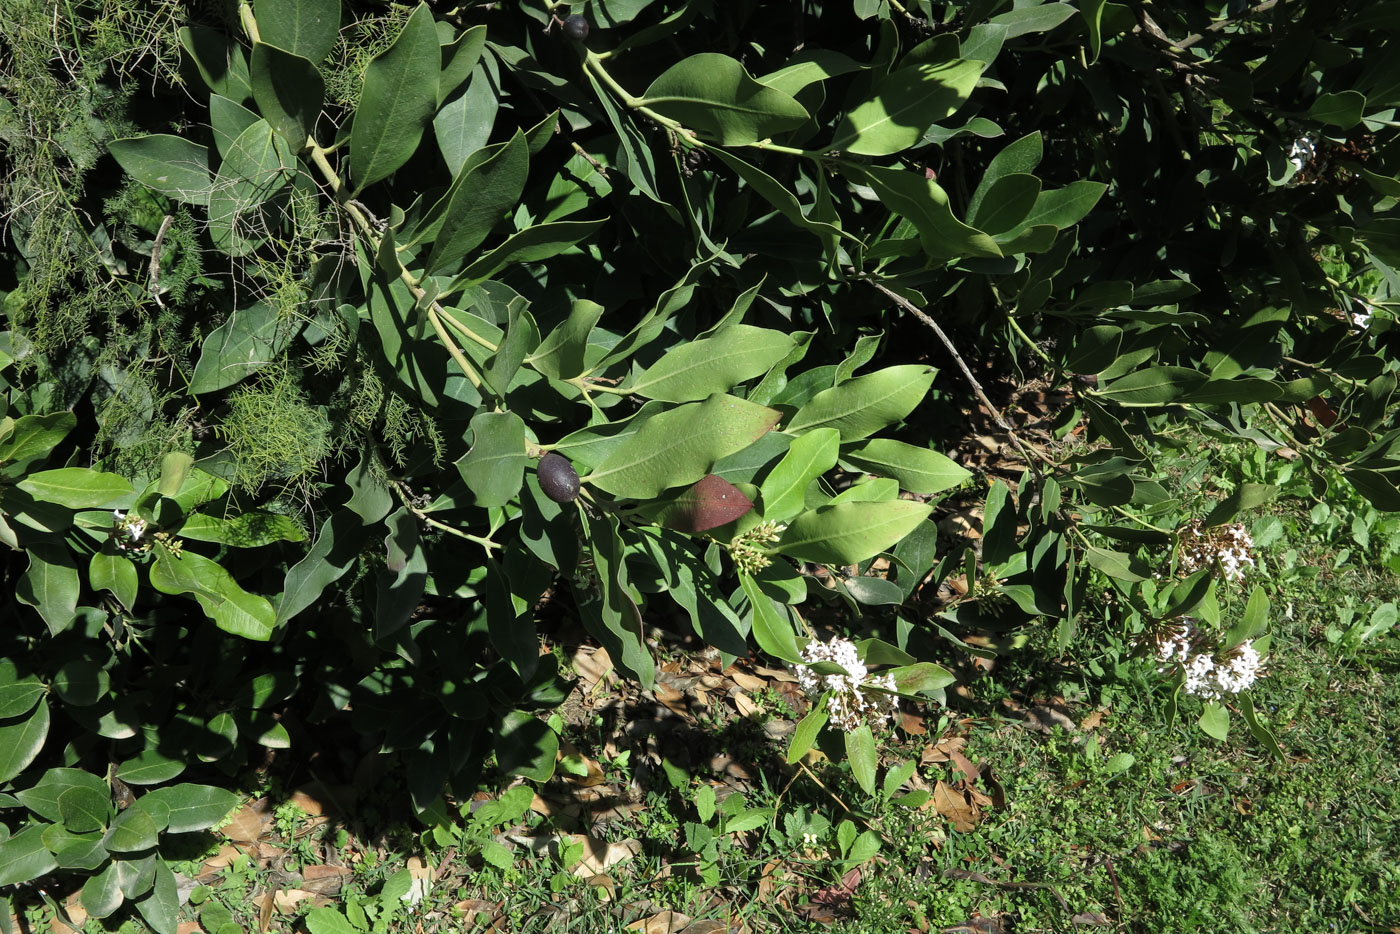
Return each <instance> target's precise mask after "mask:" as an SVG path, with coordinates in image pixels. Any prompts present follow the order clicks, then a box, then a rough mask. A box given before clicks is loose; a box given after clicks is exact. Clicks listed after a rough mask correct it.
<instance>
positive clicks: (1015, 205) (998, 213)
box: [967, 173, 1040, 235]
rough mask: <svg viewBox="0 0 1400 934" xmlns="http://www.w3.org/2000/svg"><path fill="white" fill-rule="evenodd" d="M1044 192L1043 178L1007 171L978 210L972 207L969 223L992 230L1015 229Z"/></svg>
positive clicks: (1000, 231)
mask: <svg viewBox="0 0 1400 934" xmlns="http://www.w3.org/2000/svg"><path fill="white" fill-rule="evenodd" d="M1039 195H1040V179H1038V178H1036V177H1035V176H1034V175H1022V174H1019V173H1018V174H1012V175H1004V176H1002V177H1001V178H999V179H997V181H996V183H995V184H994V185H993V186H992V187H991V190H990V191H988V192H987V196H986V198H985V200H982V201H980V202H979V203H978V205H977V210H976V211H973V210H970V209H969V210H968V212H967V223H968V225H969V226H972V227H976V228H977V229H978V230H981V231H984V232H986V233H989V234H993V235H995V234H1000V233H1005V232H1006V231H1008V230H1012V229H1014V228H1015V227H1016V226H1017V225H1019V224H1020V223H1021V222H1022V221H1024V220H1025V219H1026V217H1027V216H1029V215H1030V213H1031V209H1032V208H1034V207H1035V203H1036V199H1037V198H1038V197H1039Z"/></svg>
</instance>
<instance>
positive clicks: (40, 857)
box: [0, 753, 58, 911]
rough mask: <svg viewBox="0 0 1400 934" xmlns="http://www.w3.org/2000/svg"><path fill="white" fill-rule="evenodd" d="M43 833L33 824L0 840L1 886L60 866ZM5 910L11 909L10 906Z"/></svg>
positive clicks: (18, 881)
mask: <svg viewBox="0 0 1400 934" xmlns="http://www.w3.org/2000/svg"><path fill="white" fill-rule="evenodd" d="M0 755H3V753H0ZM43 834H44V828H43V827H42V826H40V825H38V824H31V825H30V826H28V827H26V828H24V829H23V830H21V831H20V832H19V833H16V834H15V835H14V836H13V837H10V838H9V839H8V840H5V841H3V842H0V887H3V886H7V885H15V884H17V883H20V882H29V881H30V880H32V879H37V878H39V877H40V876H42V875H45V874H47V873H50V872H52V871H53V870H54V869H56V868H57V867H58V862H57V861H56V860H55V859H54V858H53V854H52V853H50V852H49V851H48V849H47V848H46V847H45V846H44V839H43ZM5 910H7V911H8V910H9V908H8V906H6V909H5Z"/></svg>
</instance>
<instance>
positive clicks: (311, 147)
mask: <svg viewBox="0 0 1400 934" xmlns="http://www.w3.org/2000/svg"><path fill="white" fill-rule="evenodd" d="M307 148H308V151H309V152H310V155H311V162H312V164H313V165H315V166H316V168H317V169H318V170H319V171H320V173H321V177H322V178H323V179H324V180H325V183H326V185H327V186H329V187H330V189H331V193H332V194H334V195H335V200H336V203H337V204H339V205H340V208H341V210H343V211H344V212H345V213H346V214H347V215H349V217H350V220H351V221H352V222H353V223H354V224H355V227H356V229H357V230H358V231H359V233H360V236H362V237H364V239H365V242H366V243H367V244H369V246H370V248H371V249H370V253H371V255H374V256H378V255H379V247H380V244H381V242H382V240H381V238H380V236H379V231H377V230H375V227H374V224H373V223H371V222H370V219H369V218H368V217H366V216H365V212H364V211H362V210H360V208H359V207H358V206H357V205H356V204H355V202H354V200H353V199H352V198H350V197H349V196H348V194H347V193H346V190H345V183H344V182H342V181H341V180H340V173H338V172H336V170H335V167H334V166H332V165H331V163H330V160H328V159H327V158H326V150H325V149H322V148H321V147H320V146H318V145H317V144H316V141H315V140H314V139H311V138H309V137H308V139H307ZM395 262H396V263H397V264H398V267H399V280H400V281H401V282H403V283H404V285H406V286H408V290H409V292H410V293H411V294H412V295H413V299H414V301H415V302H419V303H421V302H422V301H423V300H424V299H425V298H426V297H427V294H428V293H427V291H426V290H425V289H424V288H423V287H422V286H421V285H419V284H418V283H417V282H416V281H414V278H413V276H412V274H410V273H409V271H408V267H406V266H404V264H403V262H402V261H400V260H399V259H398V258H397V257H395ZM444 318H445V319H446V320H447V321H448V323H450V324H452V325H454V326H456V327H457V329H458V330H459V331H460V332H462V334H463V336H465V337H467V338H469V339H470V340H474V341H476V342H477V343H478V344H481V345H482V346H483V347H485V348H486V349H487V350H490V351H493V352H494V351H495V350H496V345H495V344H493V343H491V342H490V341H488V340H486V338H484V337H481V336H480V335H479V334H476V333H475V332H474V331H472V330H471V328H468V327H467V326H466V325H463V324H461V323H460V322H458V321H456V320H455V319H454V318H453V317H452V316H451V315H449V314H447V312H446V311H445V310H444V309H443V307H442V306H441V305H440V304H438V302H437V300H436V299H434V300H433V301H431V302H429V303H428V322H429V323H430V324H431V325H432V326H433V330H434V331H436V332H437V335H438V339H439V340H441V341H442V342H443V345H444V346H445V347H446V348H447V352H448V353H449V354H451V356H452V359H453V360H454V361H455V362H456V363H457V366H458V367H459V368H460V369H461V370H462V373H463V374H464V375H465V376H466V377H467V379H468V381H470V382H471V384H472V386H474V387H476V389H477V391H478V392H479V391H481V388H482V385H483V384H482V380H481V376H480V375H479V374H478V373H477V372H476V368H475V367H473V366H472V365H471V362H470V361H469V360H467V358H466V356H465V355H464V354H463V353H462V349H461V348H460V347H458V346H457V342H456V341H454V340H452V337H451V335H449V334H448V333H447V332H446V330H445V329H444V328H443V326H442V321H443V319H444Z"/></svg>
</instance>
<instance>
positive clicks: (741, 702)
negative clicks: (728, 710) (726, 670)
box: [730, 691, 763, 717]
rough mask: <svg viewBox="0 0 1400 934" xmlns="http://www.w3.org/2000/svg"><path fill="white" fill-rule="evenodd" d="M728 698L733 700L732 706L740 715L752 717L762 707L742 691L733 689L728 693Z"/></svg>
mask: <svg viewBox="0 0 1400 934" xmlns="http://www.w3.org/2000/svg"><path fill="white" fill-rule="evenodd" d="M730 700H732V701H734V707H735V709H736V710H738V711H739V716H741V717H752V716H753V715H754V714H756V713H758V712H759V711H761V710H762V709H763V708H762V707H760V706H758V705H757V704H755V703H754V702H753V699H752V698H751V697H749V695H747V694H745V693H744V692H743V691H735V692H734V693H733V694H731V695H730Z"/></svg>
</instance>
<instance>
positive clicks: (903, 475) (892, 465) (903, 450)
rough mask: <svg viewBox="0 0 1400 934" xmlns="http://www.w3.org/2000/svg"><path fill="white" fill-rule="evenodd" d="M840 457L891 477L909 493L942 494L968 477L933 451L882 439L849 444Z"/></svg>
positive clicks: (965, 471) (862, 467) (966, 472)
mask: <svg viewBox="0 0 1400 934" xmlns="http://www.w3.org/2000/svg"><path fill="white" fill-rule="evenodd" d="M841 457H842V458H843V459H844V460H847V461H850V462H851V463H852V464H855V465H856V466H857V467H859V468H861V469H862V470H866V471H869V472H870V473H875V474H880V475H882V476H886V477H893V478H894V479H895V480H898V481H899V485H900V488H901V489H905V490H908V491H909V492H911V493H942V492H943V491H944V490H951V489H952V488H953V487H955V486H958V485H959V484H961V483H963V482H964V481H966V480H967V479H968V478H969V477H971V476H972V474H971V473H970V472H969V471H968V470H967V469H965V468H963V467H960V466H958V465H957V464H956V463H955V462H954V461H953V460H952V459H951V458H949V457H947V456H945V455H943V454H939V453H938V452H937V451H930V450H929V449H928V448H921V447H916V446H915V445H912V444H905V443H904V442H903V441H892V440H888V439H885V438H876V439H875V440H873V441H865V442H862V443H860V444H856V445H853V446H851V447H849V448H847V449H846V450H844V451H842V452H841Z"/></svg>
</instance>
